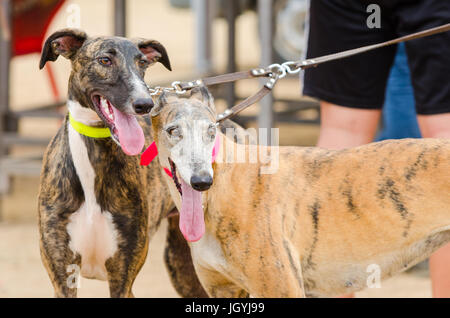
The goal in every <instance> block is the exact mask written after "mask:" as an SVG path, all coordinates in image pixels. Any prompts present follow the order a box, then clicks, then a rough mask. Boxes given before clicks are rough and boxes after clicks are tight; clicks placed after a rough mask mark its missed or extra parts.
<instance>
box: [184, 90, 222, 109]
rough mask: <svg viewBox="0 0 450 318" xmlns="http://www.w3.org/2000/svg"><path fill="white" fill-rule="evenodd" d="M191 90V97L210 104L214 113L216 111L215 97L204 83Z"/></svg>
mask: <svg viewBox="0 0 450 318" xmlns="http://www.w3.org/2000/svg"><path fill="white" fill-rule="evenodd" d="M190 92H191V96H190V98H195V99H198V100H199V101H201V102H202V103H204V104H206V105H208V107H209V108H210V109H211V110H212V111H213V113H215V112H216V107H215V105H214V97H213V96H212V95H211V93H210V92H209V90H208V88H206V86H204V85H202V86H199V87H195V88H193V89H191V91H190Z"/></svg>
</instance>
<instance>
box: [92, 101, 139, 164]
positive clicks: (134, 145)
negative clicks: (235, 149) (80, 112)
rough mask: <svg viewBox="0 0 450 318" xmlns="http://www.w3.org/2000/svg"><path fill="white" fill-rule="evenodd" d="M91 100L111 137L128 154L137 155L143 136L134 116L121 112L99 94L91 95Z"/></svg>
mask: <svg viewBox="0 0 450 318" xmlns="http://www.w3.org/2000/svg"><path fill="white" fill-rule="evenodd" d="M92 102H93V104H94V106H95V108H96V112H97V114H98V115H99V116H100V118H101V119H102V120H103V122H104V123H105V124H106V125H107V126H108V128H109V129H110V130H111V134H112V135H113V138H114V139H115V140H116V141H118V142H119V144H120V146H121V147H122V150H123V151H124V152H125V153H126V154H127V155H130V156H135V155H138V154H139V153H140V152H141V151H142V148H143V147H144V143H145V137H144V132H143V131H142V128H141V126H140V125H139V123H138V122H137V119H136V117H135V116H134V115H130V114H125V113H123V112H121V111H120V110H118V109H117V108H116V107H114V106H113V104H112V103H111V102H110V101H109V100H108V99H106V98H105V97H103V96H101V95H98V94H94V95H92Z"/></svg>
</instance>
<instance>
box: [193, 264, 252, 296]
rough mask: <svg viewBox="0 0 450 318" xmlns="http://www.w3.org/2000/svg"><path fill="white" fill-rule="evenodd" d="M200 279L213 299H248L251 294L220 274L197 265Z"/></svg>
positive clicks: (196, 268)
mask: <svg viewBox="0 0 450 318" xmlns="http://www.w3.org/2000/svg"><path fill="white" fill-rule="evenodd" d="M195 270H196V271H197V274H198V277H199V279H200V281H201V282H202V285H203V286H204V288H205V290H206V292H207V293H208V295H209V297H213V298H248V297H249V293H248V292H247V291H246V290H244V289H243V288H242V287H240V286H238V285H236V284H235V283H234V282H232V281H230V280H229V279H228V278H227V277H225V276H224V275H223V274H221V273H220V272H217V271H216V270H213V269H210V268H205V267H203V266H201V265H199V264H196V265H195Z"/></svg>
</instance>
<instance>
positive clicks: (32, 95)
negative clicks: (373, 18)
mask: <svg viewBox="0 0 450 318" xmlns="http://www.w3.org/2000/svg"><path fill="white" fill-rule="evenodd" d="M0 4H1V6H0V8H1V9H0V36H1V37H0V39H1V40H0V196H1V198H0V297H52V296H53V289H52V286H51V284H50V280H49V279H48V277H47V273H46V271H45V269H44V267H43V265H42V263H41V260H40V256H39V241H38V229H37V224H36V222H37V193H38V186H39V174H40V167H41V158H42V154H43V151H44V149H45V147H46V146H47V144H48V142H49V140H50V138H51V137H52V136H53V135H54V134H55V133H56V131H57V129H58V127H59V126H60V124H61V119H62V118H63V116H64V114H65V113H66V108H65V100H66V94H67V81H68V78H69V74H70V63H69V62H68V61H67V60H65V59H63V58H60V59H58V61H57V62H56V63H47V66H46V67H45V68H44V69H43V70H41V71H39V68H38V62H39V57H40V51H41V47H42V43H43V41H44V40H45V38H46V37H47V36H49V35H50V34H51V33H53V32H54V31H56V30H58V29H61V28H65V27H79V28H81V29H83V30H84V31H86V32H87V34H88V35H90V36H95V35H120V36H126V37H143V38H151V39H156V40H158V41H160V42H161V43H162V44H163V45H164V46H165V47H166V49H167V51H168V54H169V56H170V59H171V63H172V68H173V71H172V72H168V71H167V70H166V69H164V68H163V67H162V66H161V65H160V64H157V65H155V66H153V67H152V68H150V69H149V70H148V71H147V74H146V81H147V83H148V84H150V85H151V86H156V85H168V84H170V83H171V82H172V81H174V80H180V81H183V80H193V79H197V78H199V77H201V76H205V75H214V74H222V73H226V72H233V71H239V70H249V69H251V68H254V67H257V66H268V65H269V64H272V63H275V62H283V61H286V60H300V59H301V58H302V56H303V54H304V50H305V44H306V38H305V36H306V34H305V25H306V21H307V10H308V0H127V1H126V0H96V1H90V0H0ZM260 85H261V83H259V82H258V80H245V81H240V82H237V83H236V84H231V85H230V84H227V85H220V86H218V87H212V93H213V95H214V97H215V99H216V106H217V108H218V109H219V110H224V109H225V108H227V107H230V106H233V104H235V103H236V102H237V101H239V100H242V99H244V98H246V97H248V96H250V95H251V94H253V93H255V92H256V91H257V90H258V88H259V86H260ZM236 121H237V122H239V123H240V124H242V125H243V126H245V127H278V128H280V130H279V132H280V144H282V145H298V146H312V145H314V144H315V143H316V140H317V135H318V124H319V122H320V118H319V111H318V104H317V102H316V101H314V100H311V99H308V98H304V97H302V96H301V81H300V80H299V77H297V76H294V77H287V78H285V79H283V80H281V81H279V82H278V84H277V86H276V88H275V90H274V94H273V95H272V96H269V97H266V98H265V99H263V100H262V101H261V102H260V103H258V104H256V105H253V106H251V107H250V108H249V109H247V110H245V111H244V112H243V113H242V114H241V115H240V116H239V117H236ZM165 227H166V224H165V223H163V225H162V226H161V229H160V231H159V232H158V233H157V235H156V237H155V238H154V239H153V240H152V242H151V244H150V251H149V258H148V260H147V262H146V264H145V265H144V268H143V269H142V271H141V273H140V274H139V276H138V277H137V279H136V282H135V285H134V294H135V296H136V297H177V294H176V293H175V291H174V289H173V288H172V287H171V285H170V282H169V278H168V276H167V274H166V270H165V268H164V264H163V261H162V253H163V247H164V235H165ZM381 286H382V288H380V289H369V290H366V291H363V292H360V293H357V297H430V296H431V293H430V290H431V289H430V281H429V279H428V274H427V271H426V269H424V268H416V269H414V270H413V271H409V272H408V273H404V274H402V275H400V276H397V277H394V278H392V279H390V280H388V281H385V282H382V284H381ZM79 296H80V297H108V296H109V292H108V287H107V284H106V283H104V282H99V281H92V280H86V279H82V281H81V289H80V290H79Z"/></svg>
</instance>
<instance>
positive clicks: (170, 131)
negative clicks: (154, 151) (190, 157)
mask: <svg viewBox="0 0 450 318" xmlns="http://www.w3.org/2000/svg"><path fill="white" fill-rule="evenodd" d="M167 133H168V134H169V135H170V136H172V137H180V136H181V132H180V130H179V129H178V128H177V127H171V128H169V129H167Z"/></svg>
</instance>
